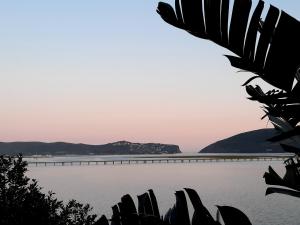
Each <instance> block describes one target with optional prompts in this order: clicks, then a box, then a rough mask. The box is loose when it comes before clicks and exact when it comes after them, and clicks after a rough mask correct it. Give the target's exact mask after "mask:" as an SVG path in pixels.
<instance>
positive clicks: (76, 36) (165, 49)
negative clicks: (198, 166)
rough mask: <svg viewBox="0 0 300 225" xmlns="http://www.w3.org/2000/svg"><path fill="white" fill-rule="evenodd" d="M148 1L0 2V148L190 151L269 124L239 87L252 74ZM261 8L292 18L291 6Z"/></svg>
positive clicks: (295, 12) (298, 7) (298, 8)
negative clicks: (42, 145) (116, 145)
mask: <svg viewBox="0 0 300 225" xmlns="http://www.w3.org/2000/svg"><path fill="white" fill-rule="evenodd" d="M165 2H168V3H171V4H173V1H171V0H167V1H165ZM254 2H255V1H254ZM157 3H158V1H153V0H144V1H141V0H129V1H123V0H114V1H98V0H89V1H82V0H51V1H40V0H26V1H22V0H14V1H1V2H0V49H1V51H0V77H1V79H0V104H1V110H0V124H1V126H0V141H46V142H54V141H66V142H74V143H88V144H105V143H110V142H114V141H120V140H127V141H131V142H142V143H145V142H155V143H158V142H159V143H165V144H177V145H179V146H180V148H181V150H182V151H184V152H196V151H199V150H200V149H202V148H203V147H205V146H206V145H208V144H210V143H212V142H215V141H217V140H220V139H223V138H226V137H229V136H232V135H234V134H237V133H240V132H244V131H248V130H254V129H261V128H266V127H271V126H270V124H268V121H267V120H260V118H261V117H262V116H263V112H262V110H261V108H260V105H259V104H258V103H256V102H251V101H249V100H247V94H246V92H245V90H244V88H243V87H241V84H242V83H243V82H244V81H246V80H247V79H248V78H249V77H251V76H252V74H250V73H239V72H238V71H237V69H235V68H233V67H231V66H230V64H229V62H228V61H227V59H226V58H225V57H224V56H223V55H224V54H228V53H229V52H228V51H227V50H225V49H223V48H221V47H219V46H217V45H215V44H213V43H212V42H209V41H205V40H201V39H198V38H195V37H193V36H191V35H189V34H188V33H186V32H184V31H182V30H179V29H176V28H174V27H172V26H170V25H168V24H166V23H165V22H164V21H163V20H162V19H161V18H160V16H159V15H158V14H157V13H156V11H155V10H156V6H157ZM266 3H271V4H273V5H275V6H277V7H279V8H280V9H283V10H285V11H286V12H288V13H289V14H290V15H292V16H294V17H295V18H297V19H298V20H299V19H300V1H298V0H273V1H271V0H270V1H266ZM254 5H255V4H254ZM267 6H268V5H267ZM266 8H268V7H266ZM254 84H255V82H254Z"/></svg>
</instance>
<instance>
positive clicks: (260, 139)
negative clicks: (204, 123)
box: [200, 129, 285, 153]
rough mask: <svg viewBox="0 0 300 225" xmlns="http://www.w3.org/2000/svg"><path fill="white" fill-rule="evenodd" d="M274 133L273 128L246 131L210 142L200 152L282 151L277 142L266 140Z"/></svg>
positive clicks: (276, 132) (275, 132)
mask: <svg viewBox="0 0 300 225" xmlns="http://www.w3.org/2000/svg"><path fill="white" fill-rule="evenodd" d="M276 134H279V133H278V131H276V130H275V129H259V130H253V131H248V132H244V133H240V134H237V135H234V136H232V137H229V138H226V139H223V140H220V141H217V142H215V143H213V144H210V145H208V146H206V147H205V148H203V149H202V150H200V153H284V152H285V151H283V149H282V148H281V147H280V145H279V144H278V143H271V142H269V141H267V139H268V138H270V137H273V136H275V135H276Z"/></svg>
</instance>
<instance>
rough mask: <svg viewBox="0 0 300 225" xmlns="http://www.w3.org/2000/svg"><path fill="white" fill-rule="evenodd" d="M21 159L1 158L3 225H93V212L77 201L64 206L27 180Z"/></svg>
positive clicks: (0, 197) (0, 200) (0, 201)
mask: <svg viewBox="0 0 300 225" xmlns="http://www.w3.org/2000/svg"><path fill="white" fill-rule="evenodd" d="M26 166H27V163H26V162H25V161H23V160H22V156H21V155H18V156H17V157H16V158H14V157H5V156H0V224H1V225H27V224H31V225H35V224H37V225H38V224H39V225H93V224H95V223H96V217H97V216H96V215H94V214H91V210H92V208H91V207H90V206H89V205H88V204H86V205H83V204H81V203H79V202H77V201H76V200H71V201H69V202H68V203H67V204H65V205H64V204H63V202H62V201H59V200H57V199H56V198H55V196H54V193H52V192H49V193H48V194H44V193H42V191H41V190H42V188H41V187H39V186H38V184H37V181H36V180H34V179H30V178H28V177H27V176H26V175H25V173H26V171H27V167H26Z"/></svg>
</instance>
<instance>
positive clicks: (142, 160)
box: [27, 155, 290, 166]
mask: <svg viewBox="0 0 300 225" xmlns="http://www.w3.org/2000/svg"><path fill="white" fill-rule="evenodd" d="M289 157H290V156H289V155H278V156H276V155H272V156H268V155H265V156H263V155H260V156H256V155H222V156H209V157H208V156H201V155H200V156H184V157H180V156H170V157H168V158H164V157H149V156H147V157H130V158H124V159H107V160H106V159H105V160H74V161H72V160H66V161H28V162H27V163H28V165H30V166H78V165H79V166H83V165H122V164H154V163H204V162H246V161H284V160H286V159H287V158H289Z"/></svg>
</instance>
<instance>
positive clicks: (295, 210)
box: [28, 161, 300, 225]
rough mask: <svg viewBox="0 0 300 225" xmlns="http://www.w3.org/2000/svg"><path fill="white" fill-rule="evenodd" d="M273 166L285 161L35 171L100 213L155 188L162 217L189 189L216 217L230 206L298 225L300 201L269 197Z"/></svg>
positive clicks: (265, 220) (262, 219)
mask: <svg viewBox="0 0 300 225" xmlns="http://www.w3.org/2000/svg"><path fill="white" fill-rule="evenodd" d="M268 165H272V166H273V168H275V170H276V171H278V172H279V173H280V174H282V173H283V172H284V167H283V165H282V163H281V162H274V161H273V162H272V161H271V162H213V163H211V162H205V163H175V164H172V163H171V164H158V163H157V164H137V165H134V164H131V165H124V164H123V165H97V166H96V165H95V166H48V167H43V166H39V167H34V166H30V167H29V171H28V175H29V176H30V177H31V178H36V179H37V180H38V181H39V184H40V185H41V186H42V187H44V189H43V190H44V191H45V192H46V191H49V190H52V191H54V192H55V193H56V196H57V197H58V198H59V199H63V200H66V201H67V200H69V199H72V198H74V199H77V200H79V201H81V202H83V203H90V204H91V205H92V206H93V207H94V211H95V213H97V214H106V215H108V216H110V215H111V210H110V207H111V206H112V205H113V204H115V203H117V202H118V201H119V200H120V198H121V196H122V195H124V194H127V193H129V194H131V195H132V197H133V198H134V200H136V195H137V194H142V193H143V192H145V191H147V190H148V189H150V188H152V189H153V190H154V192H155V193H156V196H157V198H158V204H159V206H160V209H161V212H163V213H165V212H166V210H167V209H168V208H169V207H171V206H173V204H174V203H175V197H174V192H175V191H176V190H181V189H182V188H184V187H190V188H194V189H195V190H197V191H198V193H199V195H200V197H201V199H202V201H203V203H204V204H205V205H206V206H207V207H208V209H209V210H210V211H211V213H212V214H213V216H215V213H216V207H215V205H231V206H234V207H237V208H239V209H241V210H242V211H243V212H245V213H246V214H247V215H248V216H249V218H250V220H251V221H252V223H253V224H257V225H262V224H263V225H282V224H285V225H299V224H300V216H299V213H300V199H296V198H293V197H289V196H284V195H278V194H273V195H270V196H267V197H265V195H264V194H265V189H266V185H265V183H264V180H263V178H262V176H263V173H264V172H265V171H266V170H267V167H268Z"/></svg>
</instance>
